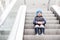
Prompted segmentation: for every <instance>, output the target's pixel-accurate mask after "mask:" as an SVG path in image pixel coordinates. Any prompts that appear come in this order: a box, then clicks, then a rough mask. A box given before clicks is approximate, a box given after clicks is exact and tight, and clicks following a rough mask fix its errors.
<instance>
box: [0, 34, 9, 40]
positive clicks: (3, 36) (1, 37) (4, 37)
mask: <svg viewBox="0 0 60 40" xmlns="http://www.w3.org/2000/svg"><path fill="white" fill-rule="evenodd" d="M7 38H8V35H0V40H7Z"/></svg>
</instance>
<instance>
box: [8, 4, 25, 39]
mask: <svg viewBox="0 0 60 40" xmlns="http://www.w3.org/2000/svg"><path fill="white" fill-rule="evenodd" d="M25 13H26V5H22V6H20V8H19V10H18V13H17V16H16V20H15V23H14V26H13V28H12V30H11V32H10V35H9V37H8V40H23V31H24V23H25ZM12 35H13V36H12Z"/></svg>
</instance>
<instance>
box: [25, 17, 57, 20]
mask: <svg viewBox="0 0 60 40" xmlns="http://www.w3.org/2000/svg"><path fill="white" fill-rule="evenodd" d="M44 18H45V19H46V20H56V19H57V18H56V17H44ZM26 19H27V20H30V19H32V20H33V19H34V17H26Z"/></svg>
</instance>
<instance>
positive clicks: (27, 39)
mask: <svg viewBox="0 0 60 40" xmlns="http://www.w3.org/2000/svg"><path fill="white" fill-rule="evenodd" d="M34 16H35V13H34V12H27V13H26V21H25V27H24V37H23V40H60V24H59V20H57V18H56V17H55V16H54V14H53V13H52V12H51V11H44V12H43V17H44V18H45V19H46V21H47V23H46V25H45V35H38V36H37V35H35V31H34V25H33V19H34Z"/></svg>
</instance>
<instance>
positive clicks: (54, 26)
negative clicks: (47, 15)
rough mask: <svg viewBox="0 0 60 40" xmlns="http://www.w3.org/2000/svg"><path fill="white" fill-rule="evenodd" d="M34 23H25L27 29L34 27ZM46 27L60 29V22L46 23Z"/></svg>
mask: <svg viewBox="0 0 60 40" xmlns="http://www.w3.org/2000/svg"><path fill="white" fill-rule="evenodd" d="M33 28H34V25H33V24H25V29H33ZM45 28H46V29H60V24H46V25H45Z"/></svg>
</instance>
